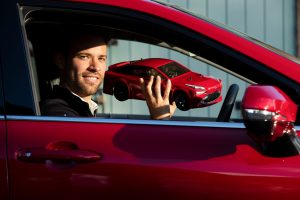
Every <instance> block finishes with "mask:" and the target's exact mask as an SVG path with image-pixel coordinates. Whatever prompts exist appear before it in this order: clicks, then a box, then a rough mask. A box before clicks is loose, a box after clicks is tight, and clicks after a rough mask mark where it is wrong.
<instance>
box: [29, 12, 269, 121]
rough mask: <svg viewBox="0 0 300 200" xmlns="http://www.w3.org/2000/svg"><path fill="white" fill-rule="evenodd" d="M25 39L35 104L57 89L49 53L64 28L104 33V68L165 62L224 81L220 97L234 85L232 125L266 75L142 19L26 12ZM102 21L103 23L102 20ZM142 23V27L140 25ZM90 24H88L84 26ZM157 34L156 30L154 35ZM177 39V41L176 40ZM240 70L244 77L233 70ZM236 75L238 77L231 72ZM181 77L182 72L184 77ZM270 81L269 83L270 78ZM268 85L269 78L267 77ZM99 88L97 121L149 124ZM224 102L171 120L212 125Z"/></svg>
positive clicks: (140, 109) (139, 108)
mask: <svg viewBox="0 0 300 200" xmlns="http://www.w3.org/2000/svg"><path fill="white" fill-rule="evenodd" d="M24 10H26V24H25V27H26V35H27V39H28V43H31V44H32V48H33V50H32V54H31V56H32V59H33V60H34V63H35V66H36V69H35V70H36V72H37V73H36V74H37V78H36V80H35V81H36V82H37V84H36V85H37V87H36V94H38V101H42V100H43V99H44V98H46V96H47V94H48V93H49V91H50V90H51V88H52V87H53V85H55V84H59V70H58V67H57V66H55V65H54V63H53V57H52V56H53V51H54V50H55V48H56V47H57V44H56V43H57V42H58V41H59V40H57V38H59V34H61V33H63V32H64V29H65V28H68V27H74V26H78V27H80V28H81V29H86V30H88V31H95V32H101V33H104V34H105V35H106V36H107V37H108V38H109V51H108V52H109V54H108V60H107V66H110V65H112V64H115V63H118V62H123V61H132V60H138V59H147V58H168V59H171V60H174V61H176V62H178V63H180V64H182V65H183V66H185V67H187V68H189V69H190V70H192V71H194V72H197V73H200V74H203V75H206V76H212V77H215V78H218V79H221V80H222V96H223V99H224V98H225V97H226V93H227V90H228V88H229V87H230V85H232V84H234V83H235V84H238V85H239V93H238V95H237V99H236V103H235V106H234V108H233V111H232V114H231V121H232V122H234V121H241V119H242V116H241V113H240V101H241V99H242V97H243V94H244V91H245V89H246V87H247V86H248V85H249V84H253V83H256V79H261V77H262V76H263V75H264V74H256V76H254V75H253V74H249V73H247V72H249V69H250V68H249V66H248V65H250V63H251V62H250V61H249V60H247V59H246V60H245V58H243V56H242V55H239V54H237V53H236V52H234V53H232V52H231V51H232V50H231V49H226V48H225V49H224V46H222V45H221V44H217V43H215V42H214V41H210V40H209V39H208V38H206V37H204V36H199V37H198V36H195V35H194V33H192V32H189V30H185V29H182V30H178V31H177V32H176V31H174V30H175V28H176V30H177V27H173V24H164V23H165V22H161V21H159V20H158V19H152V18H151V17H149V18H148V16H142V17H141V19H138V18H134V17H131V16H130V15H129V16H126V17H124V16H122V17H121V16H118V15H116V14H107V13H105V12H103V13H100V12H95V13H85V12H82V11H78V12H76V11H72V12H71V11H68V10H55V9H43V10H40V9H37V8H29V7H27V8H26V9H24ZM100 19H101V20H100ZM141 20H144V21H141ZM87 22H88V23H87ZM155 30H160V31H159V32H158V31H155ZM178 38H181V39H180V40H178ZM237 66H241V67H243V71H240V69H238V68H237ZM235 70H236V71H235ZM182 73H183V72H182ZM269 79H270V78H269ZM266 80H267V81H268V78H267V77H266ZM102 91H103V88H102V86H101V87H100V88H99V91H98V92H97V93H96V94H95V97H94V100H96V101H97V99H101V100H99V102H98V104H99V109H98V113H97V115H98V117H112V116H113V117H116V118H119V117H121V118H124V117H125V118H129V119H149V112H148V108H147V106H146V103H145V101H141V100H127V101H124V102H119V101H118V100H116V98H114V96H112V95H107V94H104V93H103V92H102ZM221 106H222V102H220V103H217V104H215V105H212V106H208V107H204V108H197V109H190V110H189V111H180V110H178V109H177V111H176V112H175V115H174V116H173V118H172V119H173V120H187V121H198V120H200V121H202V120H203V121H216V119H217V117H218V115H219V112H220V109H221Z"/></svg>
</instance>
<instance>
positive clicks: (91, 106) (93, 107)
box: [71, 92, 98, 115]
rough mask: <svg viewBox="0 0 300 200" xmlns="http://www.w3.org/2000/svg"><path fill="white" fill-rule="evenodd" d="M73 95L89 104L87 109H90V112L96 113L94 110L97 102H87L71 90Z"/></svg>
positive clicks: (96, 107)
mask: <svg viewBox="0 0 300 200" xmlns="http://www.w3.org/2000/svg"><path fill="white" fill-rule="evenodd" d="M71 93H72V94H73V95H74V96H76V97H78V98H80V99H81V101H83V102H85V103H87V104H88V105H89V109H90V111H91V113H92V114H94V115H95V114H96V113H95V112H96V110H97V109H98V104H97V103H96V102H94V101H93V100H91V101H90V103H89V102H87V101H86V100H84V99H83V98H82V97H80V96H78V95H77V94H75V93H74V92H71Z"/></svg>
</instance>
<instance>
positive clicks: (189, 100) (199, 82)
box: [103, 58, 222, 111]
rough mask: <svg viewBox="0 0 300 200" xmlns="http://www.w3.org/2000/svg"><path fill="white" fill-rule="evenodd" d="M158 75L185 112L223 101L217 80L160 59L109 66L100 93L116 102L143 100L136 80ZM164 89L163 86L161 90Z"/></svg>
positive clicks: (173, 99)
mask: <svg viewBox="0 0 300 200" xmlns="http://www.w3.org/2000/svg"><path fill="white" fill-rule="evenodd" d="M150 76H154V77H155V76H160V77H161V78H162V80H163V82H162V84H163V85H166V80H167V79H170V80H171V83H172V89H171V95H170V96H171V97H170V101H171V102H173V101H175V102H176V105H177V108H179V109H180V110H183V111H186V110H189V109H190V108H199V107H205V106H209V105H212V104H215V103H218V102H220V101H221V100H222V96H221V89H222V82H221V80H220V79H216V78H212V77H208V76H204V75H201V74H199V73H195V72H192V71H191V70H189V69H188V68H186V67H184V66H182V65H181V64H179V63H177V62H175V61H173V60H169V59H163V58H150V59H143V60H138V61H130V62H121V63H117V64H114V65H111V66H110V67H109V69H108V71H107V72H106V73H105V79H104V86H103V92H104V93H106V94H110V95H114V96H115V97H116V99H118V100H119V101H125V100H127V99H145V98H144V95H143V94H142V91H141V87H140V83H139V78H140V77H143V78H144V79H146V80H147V79H149V77H150ZM163 88H164V87H163Z"/></svg>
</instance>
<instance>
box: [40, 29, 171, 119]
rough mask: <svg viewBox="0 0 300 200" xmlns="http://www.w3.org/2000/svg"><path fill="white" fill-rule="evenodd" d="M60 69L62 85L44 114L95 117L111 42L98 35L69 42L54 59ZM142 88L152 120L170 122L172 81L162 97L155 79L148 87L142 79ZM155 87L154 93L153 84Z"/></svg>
mask: <svg viewBox="0 0 300 200" xmlns="http://www.w3.org/2000/svg"><path fill="white" fill-rule="evenodd" d="M54 57H55V58H54V60H55V64H56V65H57V66H58V67H59V69H60V85H59V86H55V87H54V89H53V92H52V94H51V95H50V97H49V98H48V99H47V100H46V101H45V102H43V103H42V106H41V111H42V114H43V115H52V116H53V115H54V116H70V117H76V116H82V117H92V116H95V112H96V110H97V104H96V103H95V102H94V101H92V95H94V94H95V93H96V92H97V90H98V88H99V86H100V84H101V83H102V81H103V80H104V75H105V70H106V59H107V42H106V41H105V40H104V39H103V38H102V37H100V36H97V35H92V34H90V35H87V34H85V35H78V36H75V37H74V38H71V39H69V42H68V43H67V45H66V47H65V48H64V49H63V50H62V51H61V52H59V53H57V54H56V55H55V56H54ZM140 82H141V87H142V91H143V93H144V95H145V98H146V102H147V105H148V108H149V112H150V116H151V118H152V119H168V118H170V117H171V116H172V115H173V113H174V111H175V109H176V106H175V102H173V103H172V105H170V102H169V93H170V89H171V82H170V81H169V82H168V84H167V88H166V90H165V92H164V95H163V96H162V95H161V91H160V87H161V79H160V77H157V78H156V81H155V83H154V78H153V77H151V78H150V81H149V82H148V83H147V84H146V83H145V82H144V80H143V79H142V78H141V79H140ZM153 84H154V91H152V85H153Z"/></svg>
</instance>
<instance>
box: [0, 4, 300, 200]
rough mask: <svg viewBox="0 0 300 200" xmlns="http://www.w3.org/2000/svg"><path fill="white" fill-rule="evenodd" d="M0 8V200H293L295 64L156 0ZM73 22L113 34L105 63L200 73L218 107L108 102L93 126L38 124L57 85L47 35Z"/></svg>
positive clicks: (47, 120)
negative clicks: (147, 60)
mask: <svg viewBox="0 0 300 200" xmlns="http://www.w3.org/2000/svg"><path fill="white" fill-rule="evenodd" d="M168 2H171V1H168ZM172 2H173V1H172ZM178 2H179V1H178ZM180 2H182V1H180ZM189 2H191V0H190V1H189ZM193 2H196V3H199V2H202V3H203V2H204V3H205V2H206V3H207V4H208V2H209V3H210V4H211V3H212V2H214V3H216V2H217V1H198V0H197V1H193ZM218 2H219V1H218ZM220 2H223V4H224V5H225V3H224V2H225V1H220ZM232 2H234V3H237V2H244V1H226V6H227V7H229V5H231V3H232ZM247 2H248V5H250V1H247ZM253 2H259V1H251V5H252V3H253ZM264 2H266V1H264ZM268 2H271V1H268ZM282 2H283V1H272V4H276V3H279V4H282ZM288 2H291V1H284V3H285V4H284V5H286V3H288ZM266 4H268V3H265V4H264V5H266ZM239 5H241V4H239ZM276 5H278V4H276ZM190 6H192V5H190ZM195 7H196V6H195ZM193 8H194V7H193ZM200 8H205V7H200ZM242 8H244V7H242ZM285 8H286V7H285ZM0 10H1V12H0V23H1V29H0V199H1V200H20V199H30V200H40V199H43V200H50V199H51V200H53V199H72V200H75V199H78V200H79V199H110V200H114V199H118V200H119V199H143V200H153V199H157V200H159V199H163V200H166V199H172V200H198V199H210V200H216V199H231V200H233V199H235V200H238V199H243V200H253V199H255V200H265V199H270V200H282V199H287V200H298V199H299V191H300V155H299V149H300V148H299V141H298V140H299V137H298V135H299V133H300V132H299V131H300V127H299V121H300V115H299V112H297V111H298V106H299V102H300V92H299V91H300V70H299V69H300V64H299V60H298V59H296V58H291V57H290V56H287V55H286V54H285V53H282V52H281V51H279V50H275V49H273V48H271V47H270V46H267V45H265V44H264V43H261V42H259V41H257V40H252V39H251V38H249V37H246V36H244V35H243V34H236V32H235V31H233V30H232V29H230V28H228V27H227V26H225V25H224V26H220V25H219V24H216V23H214V22H212V21H211V20H209V19H207V18H205V17H200V18H199V17H197V16H195V15H193V14H191V13H189V12H187V11H183V10H180V9H178V7H176V6H172V5H169V4H168V3H162V2H158V1H149V0H130V1H124V0H76V1H75V0H74V1H69V0H68V1H67V0H66V1H64V0H55V1H53V0H1V1H0ZM261 10H264V9H261ZM209 11H210V14H211V12H213V11H214V10H213V9H210V10H209ZM247 11H248V10H247ZM257 12H259V11H258V10H255V14H256V13H257ZM283 13H288V12H283ZM218 14H219V13H218ZM220 14H221V13H220ZM248 14H249V12H248ZM267 14H268V13H267ZM288 14H290V13H288ZM224 15H226V16H231V12H228V13H225V14H224ZM247 16H248V15H247ZM262 16H264V17H265V15H262ZM276 16H277V13H276ZM235 20H236V18H235ZM249 20H250V19H248V18H247V23H248V22H249ZM266 20H267V19H266V18H264V21H263V22H264V23H265V22H266ZM272 20H273V19H272ZM242 21H243V20H242ZM272 22H273V21H272ZM254 25H256V23H254ZM285 25H286V24H285ZM74 26H75V27H76V28H78V29H76V30H87V31H96V32H101V33H106V34H107V35H108V36H109V37H110V38H112V40H111V41H110V42H111V43H109V45H110V46H109V51H108V52H109V54H108V57H107V58H108V59H107V60H108V65H109V64H112V63H118V62H119V61H122V60H136V59H139V58H141V56H143V55H146V56H147V57H166V58H169V59H171V60H180V63H183V65H185V66H189V67H191V68H190V69H192V70H193V71H197V72H200V71H201V70H205V69H206V68H204V67H207V70H206V71H203V73H202V74H209V73H206V72H211V73H210V74H212V75H214V76H216V77H218V78H221V79H222V88H223V89H222V92H223V95H222V96H223V97H224V100H223V101H222V102H221V103H218V104H215V105H212V106H208V107H206V108H203V109H191V110H189V111H188V112H181V111H180V110H176V112H179V113H180V114H182V113H183V114H182V115H180V116H173V117H172V118H171V119H170V120H150V119H149V113H148V110H146V109H147V107H146V106H145V105H144V102H141V101H136V102H135V103H136V104H134V103H133V102H132V101H126V102H122V103H120V102H119V101H117V100H115V98H114V97H111V96H109V95H107V96H105V99H104V103H105V104H104V105H105V106H104V111H105V112H104V113H98V116H97V117H95V118H84V117H82V118H80V117H78V118H74V117H53V116H42V115H41V113H40V107H39V103H40V101H41V100H42V99H44V98H45V97H46V96H47V94H48V92H49V91H50V90H51V87H52V85H53V84H59V80H57V77H58V76H59V69H58V68H57V67H56V66H55V63H53V62H52V60H51V59H52V58H53V56H54V57H55V54H52V53H51V52H52V51H53V50H56V49H57V47H58V45H59V43H58V41H57V40H55V39H54V36H55V35H59V34H61V33H62V34H63V33H64V30H65V28H68V27H74ZM252 26H253V24H252ZM285 28H286V26H285ZM272 34H275V33H272ZM285 34H287V32H285ZM70 37H71V35H70ZM146 56H145V57H146ZM200 61H201V62H200ZM220 71H222V72H223V73H224V74H221V73H219V72H220ZM201 72H202V71H201ZM221 75H222V76H221ZM227 77H232V79H227ZM178 78H180V77H178ZM175 79H176V78H174V80H175ZM237 79H238V80H243V81H245V84H244V82H243V84H240V83H238V81H236V80H237ZM224 80H226V81H224ZM236 83H238V86H239V93H238V94H237V89H236V88H237V87H231V85H235V86H236ZM232 88H233V89H232ZM243 88H244V89H245V90H243ZM237 95H238V97H239V96H240V97H241V99H242V100H241V102H237V103H238V104H236V99H237V98H235V97H236V96H237ZM219 105H220V107H218V106H219ZM237 105H241V106H240V107H238V108H240V109H241V110H239V111H240V115H238V117H239V118H235V117H234V116H233V115H232V107H233V108H234V109H236V106H237ZM206 109H207V110H206ZM144 111H145V112H144ZM241 113H242V114H241ZM192 114H193V115H192ZM219 116H221V117H220V118H219ZM236 116H237V115H236Z"/></svg>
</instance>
